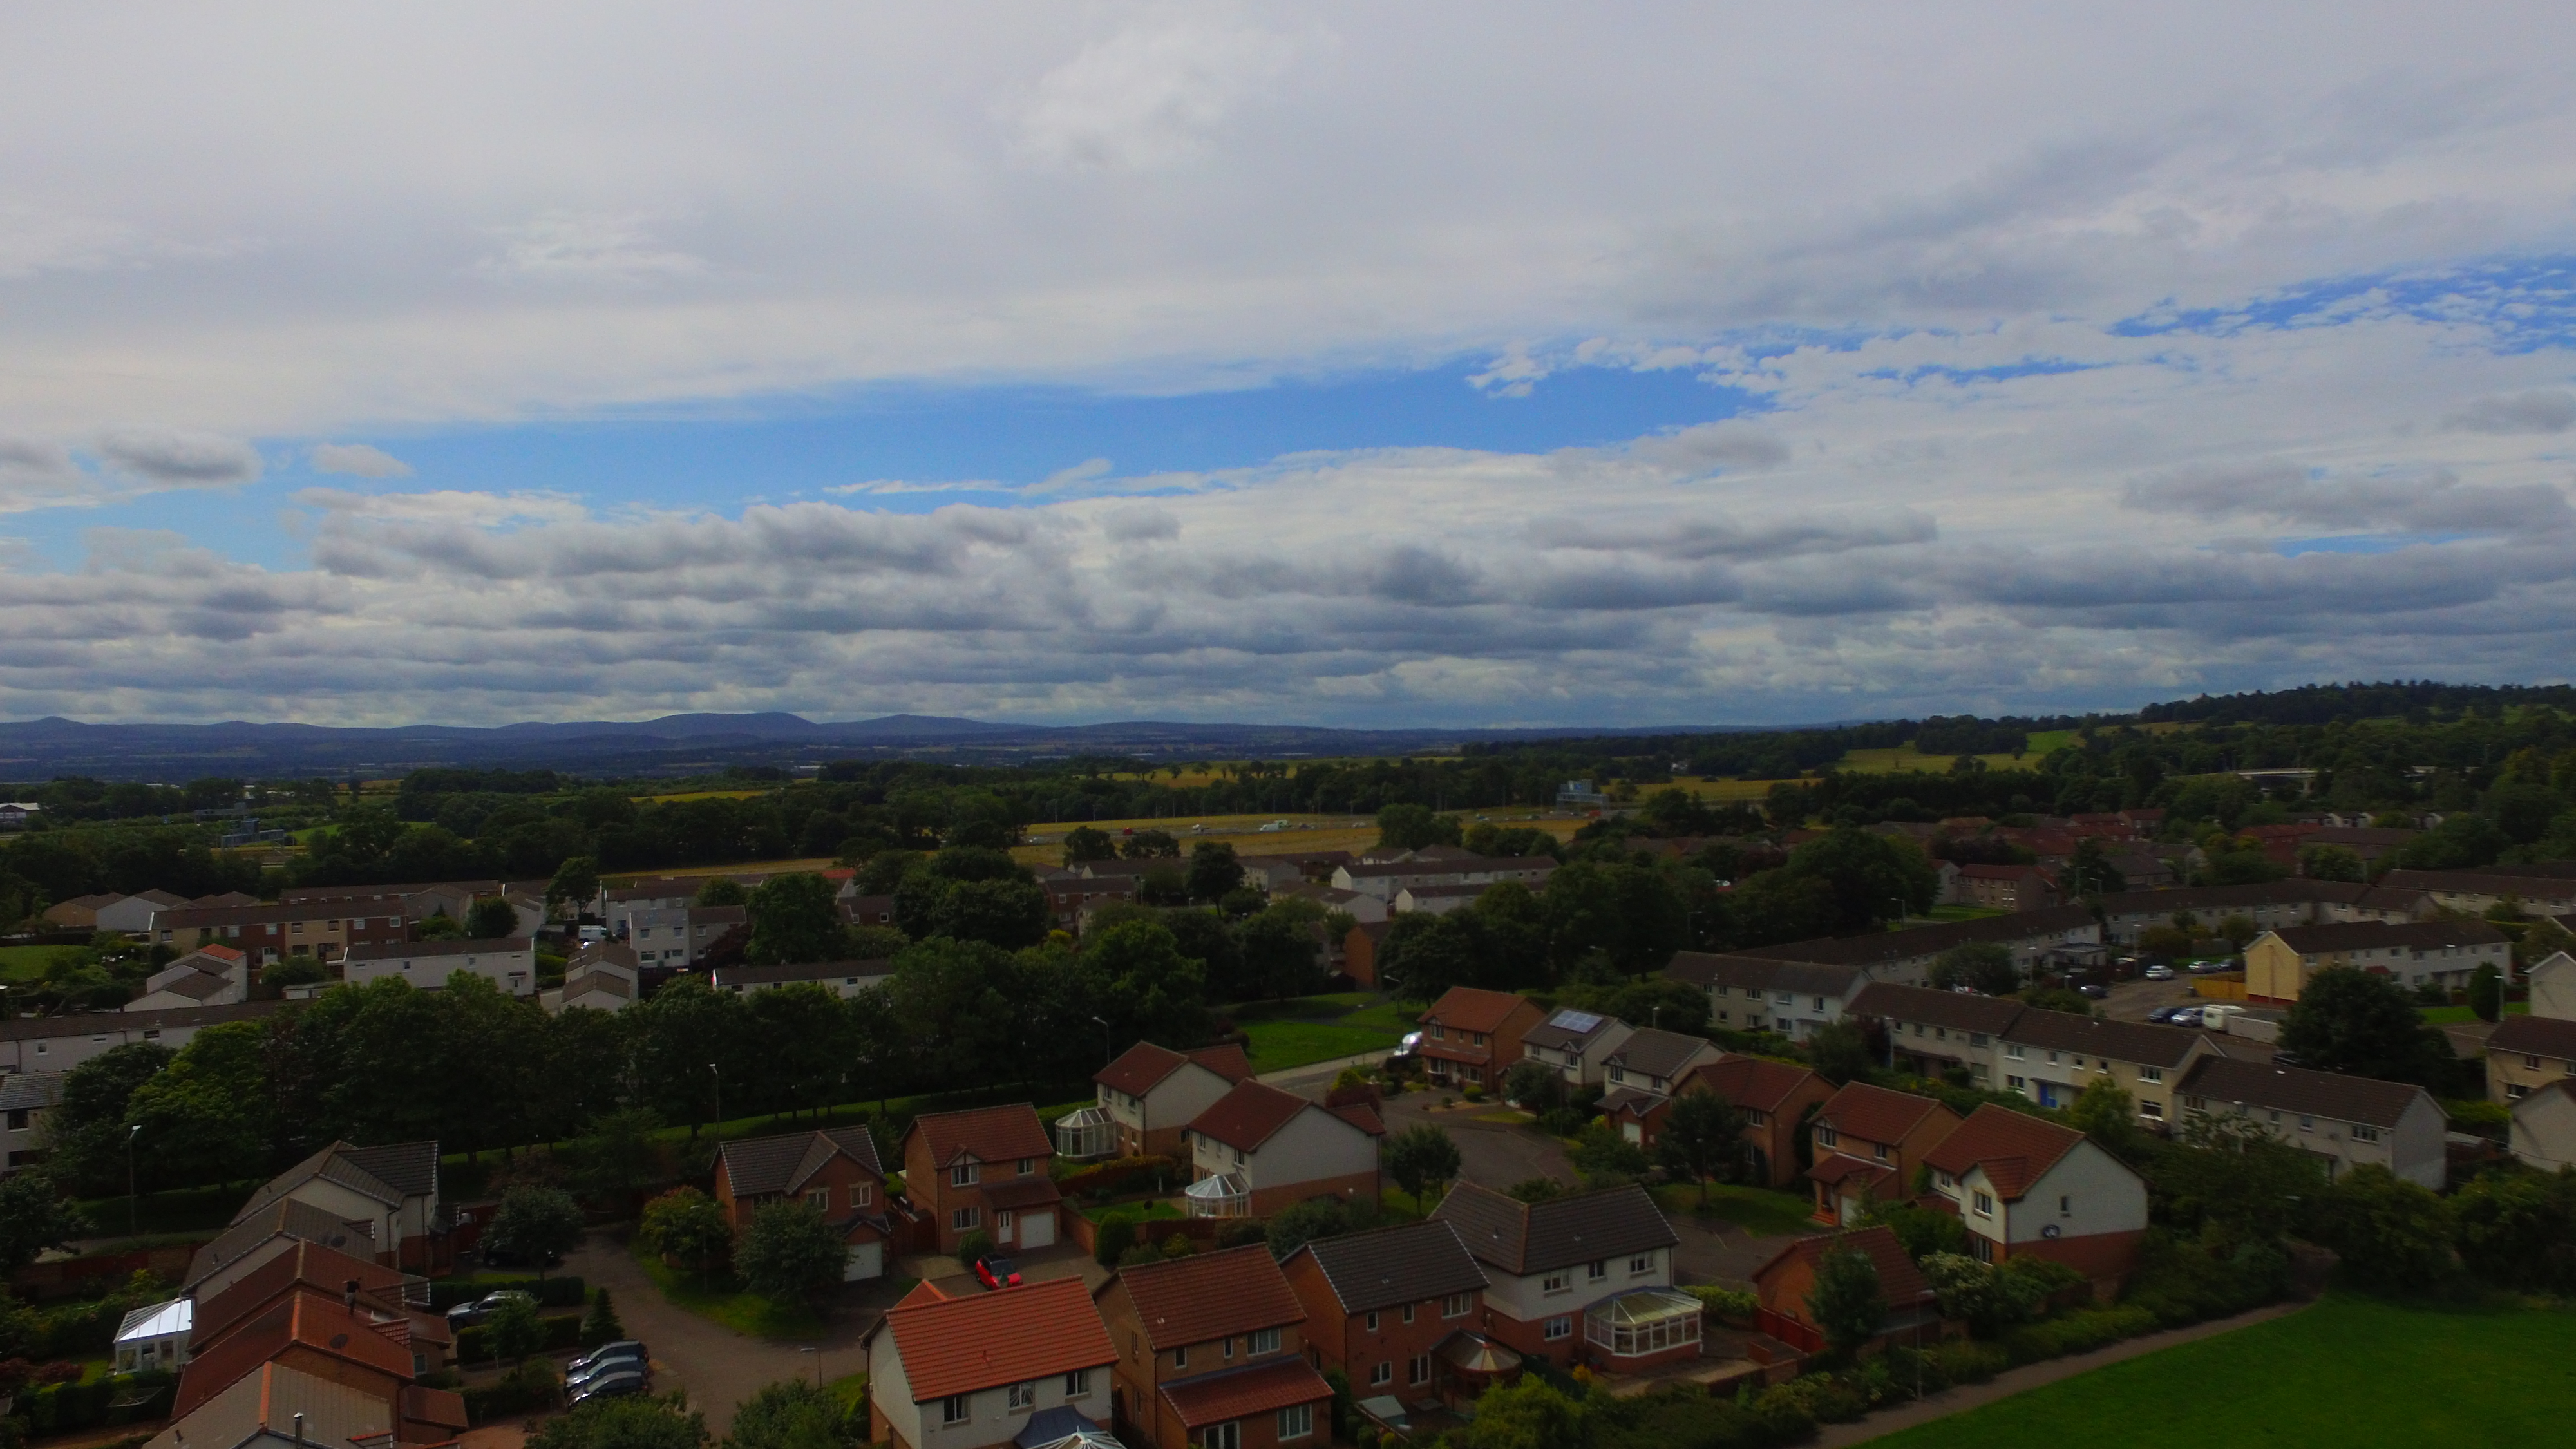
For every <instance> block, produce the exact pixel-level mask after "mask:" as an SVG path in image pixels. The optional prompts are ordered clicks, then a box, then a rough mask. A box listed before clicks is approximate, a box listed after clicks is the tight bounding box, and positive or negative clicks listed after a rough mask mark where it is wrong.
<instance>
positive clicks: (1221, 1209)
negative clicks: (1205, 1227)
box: [1181, 1172, 1252, 1218]
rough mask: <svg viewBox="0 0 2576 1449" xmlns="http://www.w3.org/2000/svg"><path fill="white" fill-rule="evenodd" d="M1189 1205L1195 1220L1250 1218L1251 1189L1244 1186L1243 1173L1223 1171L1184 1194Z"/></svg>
mask: <svg viewBox="0 0 2576 1449" xmlns="http://www.w3.org/2000/svg"><path fill="white" fill-rule="evenodd" d="M1181 1196H1182V1197H1183V1198H1184V1199H1186V1200H1187V1201H1188V1202H1189V1205H1190V1216H1191V1217H1194V1218H1248V1217H1250V1216H1252V1189H1251V1188H1249V1187H1246V1186H1245V1185H1244V1181H1243V1176H1242V1174H1240V1173H1233V1172H1220V1173H1217V1174H1216V1175H1215V1176H1213V1177H1202V1178H1200V1179H1199V1180H1198V1181H1196V1182H1194V1183H1191V1184H1190V1185H1189V1186H1188V1187H1187V1188H1186V1189H1184V1190H1183V1191H1182V1193H1181Z"/></svg>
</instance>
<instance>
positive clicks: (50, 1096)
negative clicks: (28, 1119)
mask: <svg viewBox="0 0 2576 1449" xmlns="http://www.w3.org/2000/svg"><path fill="white" fill-rule="evenodd" d="M63 1075H64V1074H63V1073H61V1072H10V1073H8V1074H6V1075H0V1112H26V1111H33V1110H35V1109H37V1108H40V1107H54V1106H59V1105H61V1103H62V1100H63Z"/></svg>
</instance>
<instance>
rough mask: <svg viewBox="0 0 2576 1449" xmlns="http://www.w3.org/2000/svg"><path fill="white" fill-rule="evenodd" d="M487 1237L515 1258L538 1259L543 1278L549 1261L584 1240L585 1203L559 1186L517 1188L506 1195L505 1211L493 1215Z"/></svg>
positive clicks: (487, 1239) (502, 1209) (503, 1200)
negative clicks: (582, 1206)
mask: <svg viewBox="0 0 2576 1449" xmlns="http://www.w3.org/2000/svg"><path fill="white" fill-rule="evenodd" d="M484 1238H485V1240H486V1241H488V1242H489V1243H491V1245H492V1246H494V1247H496V1248H499V1249H500V1250H501V1251H502V1252H503V1253H505V1254H507V1255H509V1256H511V1257H514V1258H518V1259H520V1260H522V1261H528V1262H534V1263H535V1264H536V1265H537V1277H538V1278H540V1279H543V1278H544V1277H545V1276H546V1260H547V1259H548V1258H550V1257H556V1256H559V1255H561V1254H564V1253H567V1252H570V1251H571V1250H572V1247H573V1245H574V1244H575V1243H578V1242H580V1241H581V1205H580V1204H579V1203H576V1202H574V1201H573V1200H572V1194H571V1193H568V1192H564V1191H562V1190H560V1189H558V1188H551V1187H514V1188H512V1189H510V1190H509V1191H508V1192H507V1193H504V1194H502V1197H501V1210H500V1211H499V1212H496V1213H494V1214H493V1215H492V1225H491V1226H490V1227H488V1228H486V1229H484Z"/></svg>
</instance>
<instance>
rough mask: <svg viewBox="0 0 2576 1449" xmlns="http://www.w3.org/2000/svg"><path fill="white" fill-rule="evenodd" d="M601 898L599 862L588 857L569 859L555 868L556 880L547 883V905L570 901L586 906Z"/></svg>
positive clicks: (581, 856)
mask: <svg viewBox="0 0 2576 1449" xmlns="http://www.w3.org/2000/svg"><path fill="white" fill-rule="evenodd" d="M598 896H599V861H598V860H597V858H595V857H592V856H587V855H576V856H572V857H570V858H568V859H567V860H565V861H564V863H563V864H562V865H560V866H558V867H556V868H555V878H554V879H553V880H550V881H548V882H546V904H547V905H550V906H551V905H560V904H562V903H563V902H566V901H570V902H571V903H572V904H573V905H575V906H586V905H588V904H590V903H591V902H592V901H593V900H596V899H597V898H598Z"/></svg>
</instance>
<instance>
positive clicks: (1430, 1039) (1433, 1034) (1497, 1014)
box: [1419, 986, 1546, 1092]
mask: <svg viewBox="0 0 2576 1449" xmlns="http://www.w3.org/2000/svg"><path fill="white" fill-rule="evenodd" d="M1544 1020H1546V1013H1544V1012H1542V1011H1540V1010H1539V1009H1538V1007H1537V1006H1536V1005H1535V1004H1533V1003H1532V1002H1531V1001H1530V1000H1529V999H1528V998H1527V997H1523V996H1515V995H1513V994H1512V993H1511V992H1508V991H1485V990H1480V989H1479V988H1477V987H1473V986H1452V987H1450V988H1449V989H1448V990H1447V991H1445V992H1443V993H1441V996H1440V999H1439V1000H1438V1001H1435V1002H1433V1003H1431V1008H1430V1009H1429V1010H1428V1011H1425V1012H1423V1013H1422V1045H1421V1047H1420V1048H1419V1051H1420V1054H1421V1057H1422V1066H1423V1070H1424V1071H1425V1072H1427V1073H1429V1074H1430V1077H1431V1080H1432V1081H1433V1082H1434V1083H1435V1084H1437V1085H1439V1086H1443V1087H1447V1086H1462V1087H1463V1086H1465V1085H1466V1084H1467V1083H1469V1082H1474V1083H1475V1084H1476V1085H1478V1086H1480V1087H1482V1088H1484V1089H1485V1090H1486V1091H1488V1092H1493V1091H1499V1090H1501V1089H1502V1085H1503V1074H1504V1073H1505V1072H1508V1071H1510V1070H1511V1069H1512V1065H1513V1064H1514V1063H1515V1062H1518V1061H1519V1060H1520V1059H1521V1056H1522V1039H1523V1038H1524V1037H1526V1036H1527V1035H1528V1034H1529V1030H1530V1028H1532V1027H1534V1026H1537V1025H1538V1024H1539V1023H1540V1022H1541V1021H1544Z"/></svg>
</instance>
